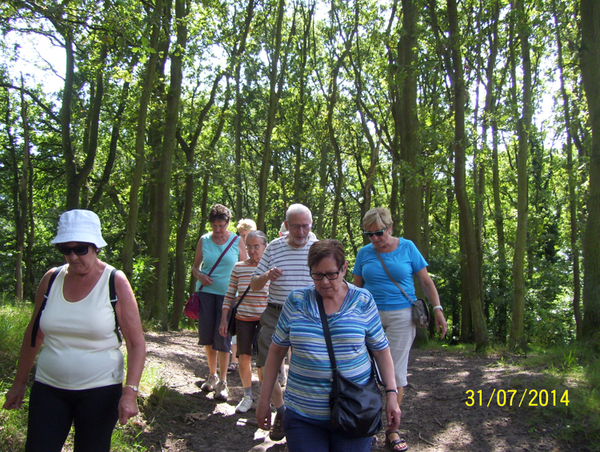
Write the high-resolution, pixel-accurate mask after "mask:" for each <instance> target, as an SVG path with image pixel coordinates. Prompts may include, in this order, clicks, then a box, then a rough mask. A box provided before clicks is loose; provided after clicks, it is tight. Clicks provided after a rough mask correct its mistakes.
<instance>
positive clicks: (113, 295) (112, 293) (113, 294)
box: [31, 267, 123, 347]
mask: <svg viewBox="0 0 600 452" xmlns="http://www.w3.org/2000/svg"><path fill="white" fill-rule="evenodd" d="M60 269H61V267H58V268H55V269H54V271H53V272H52V275H50V280H49V281H48V287H47V288H46V292H45V293H44V301H42V306H40V310H39V311H38V313H37V315H36V316H35V320H34V322H33V328H32V330H31V346H32V347H35V342H36V339H37V334H38V330H39V329H40V319H41V318H42V311H43V310H44V308H45V307H46V302H47V301H48V295H50V288H51V287H52V284H53V283H54V280H55V279H56V277H57V276H58V274H59V273H60ZM116 273H117V269H116V268H113V269H112V270H111V272H110V277H109V279H108V291H109V298H110V304H111V306H112V308H113V313H114V315H115V334H116V335H117V338H118V339H119V342H123V339H122V338H121V332H120V329H119V321H118V320H117V308H116V304H117V301H118V300H119V299H118V297H117V289H116V288H115V274H116Z"/></svg>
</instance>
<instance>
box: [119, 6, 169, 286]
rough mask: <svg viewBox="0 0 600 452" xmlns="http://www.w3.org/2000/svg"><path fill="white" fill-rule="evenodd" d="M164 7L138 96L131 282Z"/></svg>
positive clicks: (127, 257) (127, 264)
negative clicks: (151, 101)
mask: <svg viewBox="0 0 600 452" xmlns="http://www.w3.org/2000/svg"><path fill="white" fill-rule="evenodd" d="M162 9H163V0H156V2H155V4H154V11H153V14H152V19H153V20H151V23H152V31H151V33H150V48H151V49H152V51H150V52H149V53H150V55H149V57H148V62H147V64H146V71H145V76H144V77H143V80H144V83H143V87H142V92H141V95H140V98H139V101H138V103H139V109H138V116H137V124H136V131H135V164H134V169H133V175H132V177H131V188H130V189H129V216H128V218H127V227H126V229H125V238H124V239H123V258H122V264H121V265H122V266H123V272H125V275H126V276H127V279H129V281H132V280H133V250H134V245H135V237H136V233H137V226H138V213H139V208H140V205H139V196H140V187H141V186H142V177H143V176H144V171H145V164H146V150H145V147H146V124H147V121H148V105H149V104H150V96H151V94H152V90H153V87H154V75H155V72H156V66H157V63H158V55H159V54H158V46H159V36H160V23H161V22H160V17H161V14H162Z"/></svg>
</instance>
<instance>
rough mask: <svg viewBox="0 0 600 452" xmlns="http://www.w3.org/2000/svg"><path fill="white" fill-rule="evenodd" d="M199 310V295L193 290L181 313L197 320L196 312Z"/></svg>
mask: <svg viewBox="0 0 600 452" xmlns="http://www.w3.org/2000/svg"><path fill="white" fill-rule="evenodd" d="M199 311H200V297H199V296H198V292H194V293H193V294H192V296H191V297H190V298H188V301H187V303H186V304H185V308H184V309H183V313H184V314H185V316H186V317H187V318H188V319H192V320H198V312H199Z"/></svg>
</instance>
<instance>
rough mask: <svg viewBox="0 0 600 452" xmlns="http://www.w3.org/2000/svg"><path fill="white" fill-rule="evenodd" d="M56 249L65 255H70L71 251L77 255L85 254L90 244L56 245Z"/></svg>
mask: <svg viewBox="0 0 600 452" xmlns="http://www.w3.org/2000/svg"><path fill="white" fill-rule="evenodd" d="M56 249H57V250H58V251H60V252H61V253H62V254H64V255H65V256H70V255H71V251H72V252H73V253H75V254H76V255H77V256H85V255H86V254H87V253H88V251H89V250H90V245H89V244H88V245H75V246H67V245H56Z"/></svg>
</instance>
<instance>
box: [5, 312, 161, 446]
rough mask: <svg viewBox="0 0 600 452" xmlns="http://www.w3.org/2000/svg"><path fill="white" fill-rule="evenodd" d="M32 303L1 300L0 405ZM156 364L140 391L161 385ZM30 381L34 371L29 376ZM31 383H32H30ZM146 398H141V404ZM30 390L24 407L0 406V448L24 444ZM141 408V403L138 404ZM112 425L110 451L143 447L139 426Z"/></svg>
mask: <svg viewBox="0 0 600 452" xmlns="http://www.w3.org/2000/svg"><path fill="white" fill-rule="evenodd" d="M32 311H33V305H32V304H31V303H20V302H6V301H4V302H2V301H0V407H1V406H2V405H4V402H5V394H6V391H8V389H9V388H10V386H11V385H12V381H13V379H14V376H15V372H16V366H17V362H18V357H19V350H20V349H21V344H22V341H23V333H24V331H25V328H26V327H27V324H28V323H29V321H30V319H31V314H32ZM158 370H159V369H158V368H157V367H156V366H152V365H147V366H146V367H145V369H144V373H143V375H142V381H141V382H140V392H141V393H142V394H154V393H155V392H156V391H157V389H159V388H161V387H163V386H164V382H163V381H162V379H161V378H160V375H159V372H158ZM30 381H33V372H32V374H31V376H30ZM30 386H31V385H30ZM145 400H146V399H143V398H142V399H140V404H142V405H143V404H144V403H145ZM28 401H29V391H28V392H27V394H26V395H25V401H24V403H23V407H22V408H21V409H20V410H4V409H1V408H0V450H3V451H4V450H7V451H8V450H10V451H13V452H17V451H22V450H24V448H25V439H26V434H27V410H28ZM140 408H141V407H140ZM117 425H118V427H117V428H115V430H114V433H113V437H112V444H111V451H114V452H133V451H145V450H147V449H146V448H145V447H143V446H142V445H141V441H140V440H139V434H140V433H141V431H142V427H141V426H140V425H138V424H136V423H135V422H131V421H130V422H128V423H127V425H125V426H120V425H119V424H117ZM71 445H72V435H70V436H69V437H68V438H67V442H66V443H65V450H71Z"/></svg>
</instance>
